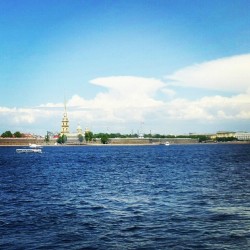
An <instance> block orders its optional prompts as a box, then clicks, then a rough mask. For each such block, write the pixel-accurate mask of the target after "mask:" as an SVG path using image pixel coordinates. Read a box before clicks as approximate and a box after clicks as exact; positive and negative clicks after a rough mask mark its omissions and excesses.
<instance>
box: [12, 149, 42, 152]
mask: <svg viewBox="0 0 250 250" xmlns="http://www.w3.org/2000/svg"><path fill="white" fill-rule="evenodd" d="M16 152H17V153H42V149H40V148H18V149H16Z"/></svg>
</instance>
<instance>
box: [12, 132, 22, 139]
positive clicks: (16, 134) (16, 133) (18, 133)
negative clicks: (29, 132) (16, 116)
mask: <svg viewBox="0 0 250 250" xmlns="http://www.w3.org/2000/svg"><path fill="white" fill-rule="evenodd" d="M14 136H15V137H16V138H20V137H22V134H21V133H20V132H19V131H17V132H15V133H14Z"/></svg>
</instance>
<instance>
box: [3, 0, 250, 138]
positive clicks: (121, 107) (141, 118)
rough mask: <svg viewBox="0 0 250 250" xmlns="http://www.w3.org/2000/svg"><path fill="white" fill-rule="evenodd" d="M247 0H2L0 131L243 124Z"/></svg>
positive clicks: (169, 129) (248, 55) (171, 129)
mask: <svg viewBox="0 0 250 250" xmlns="http://www.w3.org/2000/svg"><path fill="white" fill-rule="evenodd" d="M249 7H250V2H249V1H246V0H240V1H236V0H228V1H214V0H212V1H206V2H203V1H196V0H192V1H188V2H187V1H184V0H177V1H172V0H167V1H163V0H157V1H153V0H147V1H140V0H137V1H131V0H128V1H111V0H110V1H96V0H94V1H67V0H61V1H58V0H52V1H48V0H44V1H29V0H23V1H20V2H17V1H12V0H10V1H1V2H0V10H1V13H2V15H0V21H1V22H0V23H1V25H0V36H1V39H0V55H1V56H0V87H1V93H2V95H1V98H0V120H1V125H0V131H2V132H4V131H6V130H11V131H13V132H15V131H22V132H32V133H35V134H40V135H44V134H46V132H47V131H53V132H54V131H60V127H61V119H62V116H63V112H64V100H65V97H66V100H67V112H68V117H69V120H70V130H71V131H74V130H76V128H77V124H80V125H81V126H82V127H83V128H85V127H89V128H90V129H91V130H92V131H94V132H108V131H110V132H120V133H122V134H125V133H131V131H134V132H137V131H139V130H142V132H144V133H149V132H151V133H161V134H185V133H215V132H216V131H220V130H224V131H248V132H249V131H250V70H249V65H250V18H249V14H248V9H249Z"/></svg>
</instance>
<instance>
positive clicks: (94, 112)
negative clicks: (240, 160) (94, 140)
mask: <svg viewBox="0 0 250 250" xmlns="http://www.w3.org/2000/svg"><path fill="white" fill-rule="evenodd" d="M249 58H250V55H245V56H235V57H231V58H225V59H219V60H215V61H211V62H208V63H203V64H200V65H197V66H191V67H189V68H185V69H182V70H179V71H176V72H175V73H174V74H173V75H172V80H173V79H175V81H176V82H175V84H178V85H181V86H186V87H189V86H191V87H202V88H213V89H220V90H225V89H228V90H230V91H237V92H239V93H236V94H235V95H234V96H231V97H225V96H220V95H215V96H206V92H204V95H203V97H202V98H199V99H196V100H190V99H189V98H188V96H186V97H184V98H179V97H178V93H175V92H174V91H173V90H172V89H170V88H169V85H168V84H166V83H164V82H163V81H161V80H159V79H155V78H143V77H133V76H112V77H102V78H96V79H93V80H91V81H90V83H91V84H94V85H98V86H102V87H104V88H105V90H103V91H102V92H99V93H97V94H96V96H95V97H94V98H92V99H85V98H83V97H81V96H80V95H73V96H72V97H71V98H70V99H69V100H68V101H67V108H68V115H69V119H70V126H71V127H70V130H71V132H73V131H74V129H76V126H77V123H80V124H81V125H82V126H83V127H86V126H89V125H90V124H91V125H93V126H94V127H95V128H97V129H96V130H95V131H94V132H102V129H103V128H104V127H105V128H106V127H110V131H111V130H112V131H115V130H116V128H119V129H123V130H124V131H122V130H120V131H119V132H121V133H123V132H127V131H131V130H130V129H131V127H133V126H135V125H134V124H137V125H136V126H137V128H138V126H139V124H140V123H141V122H142V121H144V122H145V124H147V123H148V124H149V123H152V122H154V124H153V125H150V126H152V127H155V128H156V127H157V128H158V129H159V131H157V132H160V131H166V130H165V127H166V124H168V123H170V122H171V126H172V127H171V128H170V129H169V130H168V131H171V129H172V130H174V129H175V127H177V126H178V127H179V128H182V131H180V132H184V131H186V130H185V129H186V128H185V123H189V125H190V124H191V125H192V126H193V127H194V128H192V130H196V128H197V127H198V125H197V124H198V123H200V122H202V123H203V125H204V126H207V124H218V123H220V122H221V123H222V122H225V121H228V124H230V123H231V122H234V123H235V122H238V123H239V124H240V123H242V122H243V121H244V122H245V121H248V120H250V88H249V84H248V83H250V78H249V73H248V72H245V71H246V67H245V66H246V65H245V64H246V63H247V62H248V60H249ZM234 64H235V67H233V65H234ZM249 65H250V64H249ZM241 67H242V68H241ZM222 68H223V70H222ZM219 73H220V74H219ZM206 74H207V77H205V76H206ZM237 74H239V77H238V79H236V75H237ZM247 79H248V80H247ZM203 80H204V81H203ZM236 80H239V81H238V85H237V84H236ZM231 84H233V86H231ZM224 88H225V89H224ZM159 93H164V94H165V100H164V99H161V100H159V99H157V95H158V94H159ZM169 97H171V98H169ZM63 107H64V104H63V100H62V103H55V104H53V103H47V104H43V105H40V106H39V107H36V108H26V109H21V108H7V107H0V120H1V121H3V122H4V123H5V124H12V125H13V126H15V125H16V126H18V125H21V124H24V125H25V124H32V125H33V127H34V126H39V127H41V126H43V128H44V130H45V131H47V130H50V131H59V130H60V125H61V117H62V114H63ZM129 124H133V125H130V128H128V127H127V126H129ZM229 126H230V125H229ZM133 128H134V127H133ZM135 129H136V128H135ZM224 129H227V128H224ZM228 129H229V130H231V129H230V128H228ZM249 129H250V128H249V127H247V128H246V130H249ZM6 130H7V129H6ZM201 130H202V129H201Z"/></svg>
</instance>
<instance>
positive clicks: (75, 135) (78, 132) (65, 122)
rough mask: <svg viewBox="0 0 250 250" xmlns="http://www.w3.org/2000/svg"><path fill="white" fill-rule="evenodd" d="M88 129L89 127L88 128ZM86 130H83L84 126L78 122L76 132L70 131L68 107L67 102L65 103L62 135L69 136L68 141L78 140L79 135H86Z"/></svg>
mask: <svg viewBox="0 0 250 250" xmlns="http://www.w3.org/2000/svg"><path fill="white" fill-rule="evenodd" d="M86 131H88V129H86ZM84 134H85V133H84V132H83V131H82V128H81V126H80V124H78V126H77V129H76V133H70V130H69V118H68V114H67V107H66V102H65V103H64V113H63V118H62V123H61V132H60V136H62V135H65V136H66V137H67V142H69V143H70V142H72V143H73V142H76V141H78V139H79V135H82V136H84Z"/></svg>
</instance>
